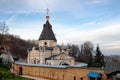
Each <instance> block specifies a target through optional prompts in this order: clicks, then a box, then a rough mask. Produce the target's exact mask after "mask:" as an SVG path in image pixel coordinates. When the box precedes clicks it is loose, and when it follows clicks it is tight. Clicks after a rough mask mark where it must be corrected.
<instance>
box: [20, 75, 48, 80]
mask: <svg viewBox="0 0 120 80" xmlns="http://www.w3.org/2000/svg"><path fill="white" fill-rule="evenodd" d="M22 77H26V78H30V79H34V80H50V79H45V78H37V77H31V76H26V75H22Z"/></svg>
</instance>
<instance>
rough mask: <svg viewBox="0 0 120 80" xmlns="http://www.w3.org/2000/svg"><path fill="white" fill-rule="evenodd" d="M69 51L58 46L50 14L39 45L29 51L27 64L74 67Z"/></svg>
mask: <svg viewBox="0 0 120 80" xmlns="http://www.w3.org/2000/svg"><path fill="white" fill-rule="evenodd" d="M68 54H69V50H68V49H65V48H64V46H63V45H62V46H58V45H57V39H56V37H55V35H54V32H53V30H52V25H51V24H50V22H49V16H48V12H47V15H46V23H45V24H44V25H43V30H42V33H41V35H40V37H39V39H38V44H37V45H36V46H34V47H33V48H32V49H29V50H28V57H27V63H29V64H47V65H74V58H73V57H71V56H69V55H68Z"/></svg>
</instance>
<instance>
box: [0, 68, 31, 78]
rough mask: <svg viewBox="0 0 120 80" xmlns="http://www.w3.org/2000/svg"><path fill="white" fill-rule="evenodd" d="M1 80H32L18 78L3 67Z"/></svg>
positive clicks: (0, 74)
mask: <svg viewBox="0 0 120 80" xmlns="http://www.w3.org/2000/svg"><path fill="white" fill-rule="evenodd" d="M0 80H31V79H27V78H23V77H20V76H16V75H14V74H12V73H10V71H9V70H7V69H5V68H3V67H0Z"/></svg>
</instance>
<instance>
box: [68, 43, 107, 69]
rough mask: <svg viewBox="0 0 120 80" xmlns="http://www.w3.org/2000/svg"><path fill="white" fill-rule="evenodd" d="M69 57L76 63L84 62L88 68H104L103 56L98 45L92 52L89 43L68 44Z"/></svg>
mask: <svg viewBox="0 0 120 80" xmlns="http://www.w3.org/2000/svg"><path fill="white" fill-rule="evenodd" d="M67 48H68V49H69V55H70V56H72V57H74V58H75V61H76V62H85V63H87V64H88V67H104V66H105V61H104V55H103V54H102V52H101V50H100V47H99V45H97V47H96V49H95V50H94V45H93V43H92V42H90V41H86V42H84V43H83V44H81V45H75V44H71V45H70V44H68V45H67Z"/></svg>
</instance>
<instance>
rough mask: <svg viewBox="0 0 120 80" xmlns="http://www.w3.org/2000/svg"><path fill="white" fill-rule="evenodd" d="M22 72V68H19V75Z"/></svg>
mask: <svg viewBox="0 0 120 80" xmlns="http://www.w3.org/2000/svg"><path fill="white" fill-rule="evenodd" d="M22 72H23V68H22V67H19V75H22Z"/></svg>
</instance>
